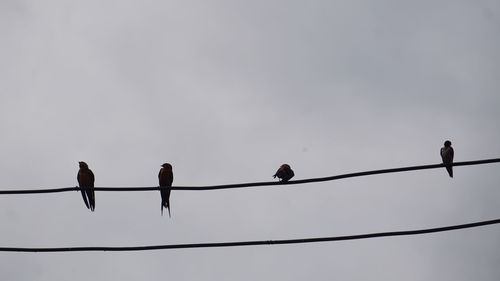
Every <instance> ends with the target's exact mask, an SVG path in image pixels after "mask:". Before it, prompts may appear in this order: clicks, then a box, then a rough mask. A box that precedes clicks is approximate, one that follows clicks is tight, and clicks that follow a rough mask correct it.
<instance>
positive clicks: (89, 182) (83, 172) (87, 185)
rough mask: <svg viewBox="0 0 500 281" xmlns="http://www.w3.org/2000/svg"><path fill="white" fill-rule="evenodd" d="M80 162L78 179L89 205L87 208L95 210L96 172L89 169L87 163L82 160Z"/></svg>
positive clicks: (84, 200)
mask: <svg viewBox="0 0 500 281" xmlns="http://www.w3.org/2000/svg"><path fill="white" fill-rule="evenodd" d="M78 164H79V165H80V170H78V174H77V176H76V179H77V180H78V185H79V186H80V190H81V192H82V197H83V202H84V203H85V206H87V209H90V210H91V211H92V212H93V211H94V209H95V193H94V181H95V177H94V173H92V170H90V169H89V166H88V165H87V163H85V162H83V161H80V162H78Z"/></svg>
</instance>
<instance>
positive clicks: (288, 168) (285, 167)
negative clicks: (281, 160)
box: [280, 164, 291, 170]
mask: <svg viewBox="0 0 500 281" xmlns="http://www.w3.org/2000/svg"><path fill="white" fill-rule="evenodd" d="M280 168H281V169H283V170H290V169H291V168H290V165H288V164H283V165H281V167H280Z"/></svg>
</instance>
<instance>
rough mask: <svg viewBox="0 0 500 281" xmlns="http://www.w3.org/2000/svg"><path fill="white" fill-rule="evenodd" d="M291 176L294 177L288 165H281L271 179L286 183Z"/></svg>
mask: <svg viewBox="0 0 500 281" xmlns="http://www.w3.org/2000/svg"><path fill="white" fill-rule="evenodd" d="M293 176H295V174H294V173H293V170H292V169H291V168H290V165H288V164H283V165H281V166H280V167H279V169H278V170H277V171H276V174H274V176H273V178H276V177H278V178H279V179H280V181H282V182H287V181H289V180H290V179H291V178H293Z"/></svg>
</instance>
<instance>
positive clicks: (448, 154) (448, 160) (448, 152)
mask: <svg viewBox="0 0 500 281" xmlns="http://www.w3.org/2000/svg"><path fill="white" fill-rule="evenodd" d="M453 155H454V151H453V147H451V141H449V140H447V141H445V142H444V146H443V147H441V159H443V164H445V167H446V171H448V174H449V175H450V177H451V178H453V166H451V165H449V164H452V163H453ZM446 164H448V165H446Z"/></svg>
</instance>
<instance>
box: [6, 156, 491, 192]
mask: <svg viewBox="0 0 500 281" xmlns="http://www.w3.org/2000/svg"><path fill="white" fill-rule="evenodd" d="M498 162H500V158H493V159H484V160H475V161H464V162H455V163H453V164H452V166H472V165H483V164H491V163H498ZM444 167H445V165H444V164H431V165H422V166H409V167H401V168H391V169H382V170H372V171H365V172H356V173H349V174H342V175H336V176H330V177H322V178H311V179H302V180H294V181H288V182H277V181H272V182H251V183H237V184H225V185H211V186H172V188H171V189H172V190H185V191H202V190H217V189H230V188H245V187H257V186H270V185H280V186H282V185H291V184H304V183H314V182H325V181H333V180H340V179H345V178H353V177H362V176H369V175H377V174H388V173H398V172H406V171H416V170H427V169H438V168H444ZM79 190H81V188H80V187H64V188H51V189H24V190H21V189H18V190H15V189H13V190H0V195H7V194H36V193H57V192H68V191H79ZM94 190H95V191H152V190H155V191H158V190H159V187H158V186H154V187H95V188H94Z"/></svg>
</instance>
